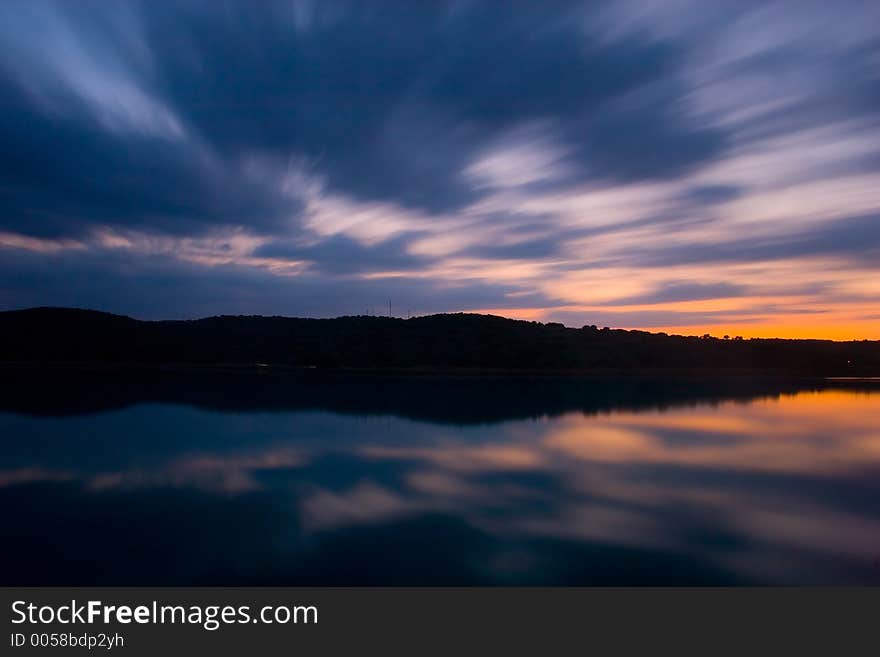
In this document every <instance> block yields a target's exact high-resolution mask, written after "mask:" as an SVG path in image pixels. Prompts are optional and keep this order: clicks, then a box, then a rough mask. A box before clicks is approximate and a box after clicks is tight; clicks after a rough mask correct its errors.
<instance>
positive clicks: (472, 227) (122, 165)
mask: <svg viewBox="0 0 880 657" xmlns="http://www.w3.org/2000/svg"><path fill="white" fill-rule="evenodd" d="M0 97H2V99H3V100H2V101H0V140H2V143H3V145H4V147H3V152H2V154H0V282H2V285H0V306H2V307H4V308H15V307H23V306H29V305H46V304H56V303H64V304H77V305H89V306H93V307H99V308H102V309H106V310H110V311H117V312H127V313H131V314H134V315H136V316H142V317H168V316H194V315H201V314H214V313H240V312H264V313H285V314H299V315H337V314H353V313H362V312H365V311H367V310H370V309H373V310H378V309H380V308H387V304H388V300H389V299H390V300H391V301H392V304H393V307H394V308H396V309H398V312H400V313H401V314H402V313H403V312H405V310H409V311H410V312H438V311H445V310H475V311H494V312H500V313H505V314H510V315H515V316H519V317H526V318H530V319H542V320H550V319H552V320H562V321H566V322H567V323H574V324H582V323H590V324H592V323H596V324H605V323H607V324H613V325H618V326H629V327H644V328H656V329H662V330H674V331H680V332H694V333H702V332H705V331H711V332H716V333H736V334H746V335H761V334H764V335H766V334H772V333H780V334H785V335H816V336H832V337H874V338H880V321H878V320H877V316H878V312H877V307H878V301H877V299H878V296H877V295H878V294H880V289H878V287H877V284H876V283H873V282H872V281H873V280H875V279H876V278H877V274H878V273H880V272H878V269H880V264H878V263H880V232H878V231H880V131H878V127H880V125H878V124H880V7H878V5H877V4H876V3H872V2H856V1H852V2H843V3H837V4H835V5H834V6H833V7H832V6H830V5H828V4H827V3H819V2H810V1H806V2H799V3H788V2H778V3H774V2H770V3H768V2H761V3H750V2H743V3H736V4H732V3H728V4H724V5H716V6H712V7H707V6H706V5H705V4H704V3H697V2H694V1H690V0H678V1H675V2H668V1H665V2H659V1H657V2H654V1H648V0H619V1H616V2H611V1H609V2H550V3H540V4H538V3H533V2H510V3H505V4H504V5H503V6H499V5H498V4H496V3H491V2H478V1H474V2H430V3H423V2H419V3H413V2H381V3H368V2H359V1H354V0H352V1H350V2H349V1H343V0H328V1H321V2H312V1H307V0H302V1H296V0H285V1H281V0H279V1H277V2H270V1H266V2H260V3H254V2H249V1H246V0H240V1H235V2H233V1H227V0H220V1H217V0H215V1H211V2H208V1H201V0H188V1H185V2H175V3H173V4H172V3H156V2H146V1H140V0H112V1H109V2H98V1H89V0H84V1H82V2H75V3H74V2H65V1H61V0H57V1H44V0H7V2H4V3H2V5H0Z"/></svg>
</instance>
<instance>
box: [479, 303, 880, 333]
mask: <svg viewBox="0 0 880 657" xmlns="http://www.w3.org/2000/svg"><path fill="white" fill-rule="evenodd" d="M590 310H596V309H595V308H590V309H589V310H587V309H584V308H580V307H570V306H568V307H561V308H481V309H477V310H465V311H463V312H468V313H477V314H481V315H499V316H501V317H508V318H510V319H521V320H526V321H538V322H552V321H557V320H555V319H553V316H554V313H558V312H560V311H563V312H566V313H569V312H579V313H580V312H583V313H584V317H585V319H584V321H583V323H582V324H578V323H575V322H572V321H564V322H562V323H563V324H565V325H566V326H570V327H572V328H580V326H582V325H584V324H594V323H595V324H596V325H597V326H599V328H602V327H603V326H605V325H606V324H602V323H599V322H593V321H590V320H589V311H590ZM774 320H776V321H774ZM608 326H609V328H612V329H624V330H636V331H649V332H651V333H668V334H669V335H684V336H702V335H705V334H707V333H708V334H709V335H711V336H712V337H716V338H723V337H724V336H725V335H728V336H730V338H731V339H732V338H734V337H736V336H740V337H742V338H743V339H749V338H783V339H806V340H836V341H852V340H880V317H878V319H876V320H855V321H846V320H845V319H842V321H840V322H839V323H837V322H836V321H834V320H831V319H829V318H825V321H823V322H820V321H814V322H813V323H811V324H808V323H805V322H804V323H799V322H796V321H791V322H780V321H778V318H776V317H768V318H767V321H750V322H731V323H729V324H694V325H678V326H674V325H642V326H633V325H626V324H624V323H621V324H615V325H611V324H608Z"/></svg>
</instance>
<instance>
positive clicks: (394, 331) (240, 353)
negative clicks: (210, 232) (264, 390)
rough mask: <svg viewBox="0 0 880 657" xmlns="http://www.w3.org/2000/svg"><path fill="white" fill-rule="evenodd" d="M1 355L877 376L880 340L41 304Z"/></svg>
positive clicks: (10, 325) (26, 315) (1, 322)
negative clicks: (165, 317) (151, 313)
mask: <svg viewBox="0 0 880 657" xmlns="http://www.w3.org/2000/svg"><path fill="white" fill-rule="evenodd" d="M0 361H6V362H18V363H81V364H113V363H125V364H146V365H157V364H165V365H167V364H187V365H218V364H224V365H226V364H228V365H256V364H268V365H274V366H288V367H317V368H352V369H426V370H447V369H479V370H522V371H535V370H538V371H550V370H552V371H577V372H597V373H607V372H656V373H664V372H702V373H717V372H726V373H737V372H741V373H766V374H784V375H798V376H877V375H880V342H877V341H861V342H832V341H828V340H776V339H773V340H764V339H761V340H759V339H751V340H723V339H718V338H698V337H683V336H670V335H665V334H655V333H647V332H644V331H625V330H609V329H597V328H596V327H589V326H585V327H583V328H580V329H575V328H567V327H565V326H563V325H561V324H555V323H550V324H541V323H539V322H527V321H519V320H512V319H505V318H503V317H496V316H492V315H474V314H445V315H431V316H426V317H416V318H412V319H396V318H391V317H363V316H361V317H339V318H336V319H301V318H290V317H258V316H222V317H210V318H206V319H199V320H188V321H154V322H147V321H139V320H135V319H132V318H130V317H122V316H119V315H112V314H108V313H102V312H96V311H87V310H75V309H66V308H33V309H29V310H21V311H8V312H2V313H0Z"/></svg>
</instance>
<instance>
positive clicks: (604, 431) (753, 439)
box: [543, 391, 880, 474]
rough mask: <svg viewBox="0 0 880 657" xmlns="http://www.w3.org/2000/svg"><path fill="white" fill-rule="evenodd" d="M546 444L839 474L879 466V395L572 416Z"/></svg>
mask: <svg viewBox="0 0 880 657" xmlns="http://www.w3.org/2000/svg"><path fill="white" fill-rule="evenodd" d="M543 445H544V446H545V447H546V448H549V449H550V450H555V451H558V452H561V453H563V454H565V455H566V456H569V457H574V458H577V459H580V460H586V461H599V462H627V463H638V462H641V463H665V464H683V465H684V464H686V465H689V466H706V467H713V468H719V469H731V468H733V469H750V470H759V471H776V472H792V473H795V472H799V473H812V474H822V473H832V472H839V471H841V470H846V469H858V468H861V467H864V466H866V465H868V464H869V463H872V462H876V461H877V460H878V459H880V395H873V394H866V393H855V392H848V391H823V392H803V393H798V394H796V395H793V396H783V397H779V398H774V399H764V400H759V401H755V402H752V403H749V404H743V403H738V402H733V401H731V402H724V403H722V404H719V405H717V406H700V407H695V408H679V409H672V410H666V411H662V412H660V411H656V412H649V413H633V414H614V415H609V416H605V417H599V418H587V419H585V418H583V417H582V416H579V415H570V416H567V417H565V418H563V419H562V420H560V421H559V422H557V423H554V425H553V427H552V430H551V431H550V432H549V433H548V434H546V435H545V437H544V439H543Z"/></svg>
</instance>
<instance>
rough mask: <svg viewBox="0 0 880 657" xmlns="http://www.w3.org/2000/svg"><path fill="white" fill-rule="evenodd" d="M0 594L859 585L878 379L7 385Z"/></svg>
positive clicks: (115, 378)
mask: <svg viewBox="0 0 880 657" xmlns="http://www.w3.org/2000/svg"><path fill="white" fill-rule="evenodd" d="M2 392H3V396H2V401H0V436H2V439H0V440H2V446H3V447H2V449H3V452H2V453H3V458H2V463H0V523H2V526H3V536H4V538H3V541H2V547H0V552H2V557H3V558H2V560H0V583H2V584H5V585H24V584H32V585H37V584H73V585H93V584H141V585H148V584H156V585H199V584H204V585H243V584H254V585H367V584H369V585H419V584H424V585H477V584H479V585H704V584H708V585H742V584H759V585H765V584H772V585H790V584H795V585H800V584H880V384H878V383H877V382H871V381H836V382H835V381H824V382H802V381H787V382H780V381H763V382H756V381H748V380H738V381H709V380H668V381H664V380H662V379H654V380H627V379H620V380H578V379H566V378H553V377H546V378H536V379H529V378H516V377H514V378H505V377H458V378H454V377H447V378H443V377H368V376H338V377H334V376H330V377H322V376H319V375H313V376H312V377H311V378H310V377H308V376H306V377H302V376H297V377H285V376H272V375H266V376H254V375H248V376H241V375H227V374H206V373H202V374H189V375H183V374H175V373H170V374H167V375H161V376H160V375H155V374H149V375H144V376H138V377H133V376H129V375H126V376H124V377H121V378H120V376H119V375H118V374H114V373H112V372H111V373H104V374H100V375H94V376H88V377H86V376H82V375H79V374H77V375H76V376H74V375H70V374H64V375H56V374H51V375H50V374H40V375H39V376H36V375H34V376H28V377H21V376H18V375H15V376H12V375H8V376H7V377H6V378H5V379H4V381H3V385H2Z"/></svg>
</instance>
